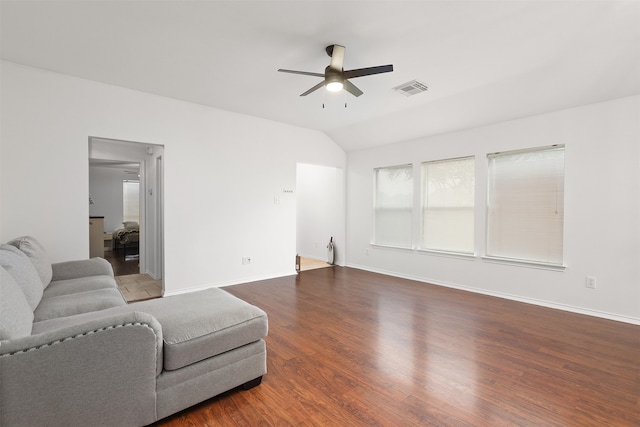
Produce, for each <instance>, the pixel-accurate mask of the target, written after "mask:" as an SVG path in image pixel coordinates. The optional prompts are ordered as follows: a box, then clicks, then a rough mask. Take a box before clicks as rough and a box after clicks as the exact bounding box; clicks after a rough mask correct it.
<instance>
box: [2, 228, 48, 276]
mask: <svg viewBox="0 0 640 427" xmlns="http://www.w3.org/2000/svg"><path fill="white" fill-rule="evenodd" d="M8 244H9V245H12V246H15V247H16V248H18V249H20V250H21V251H22V252H24V253H25V255H27V257H29V260H30V261H31V263H32V264H33V266H34V267H35V268H36V271H37V272H38V276H40V280H42V286H43V287H44V288H46V287H47V285H48V284H49V282H51V276H52V275H53V270H52V269H51V261H49V256H48V255H47V251H45V250H44V248H43V247H42V245H41V244H40V242H38V241H37V240H36V239H35V238H33V237H31V236H22V237H17V238H15V239H13V240H11V241H10V242H8Z"/></svg>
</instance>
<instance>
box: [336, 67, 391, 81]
mask: <svg viewBox="0 0 640 427" xmlns="http://www.w3.org/2000/svg"><path fill="white" fill-rule="evenodd" d="M391 71H393V65H391V64H389V65H379V66H377V67H367V68H358V69H357V70H348V71H345V72H344V73H342V76H343V77H344V78H345V79H354V78H356V77H363V76H370V75H372V74H381V73H390V72H391Z"/></svg>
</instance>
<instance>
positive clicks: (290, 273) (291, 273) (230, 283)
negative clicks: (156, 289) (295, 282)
mask: <svg viewBox="0 0 640 427" xmlns="http://www.w3.org/2000/svg"><path fill="white" fill-rule="evenodd" d="M295 274H296V271H295V268H292V269H291V271H285V272H281V273H276V274H272V275H265V276H256V277H245V278H241V279H239V280H231V281H227V282H218V283H208V284H206V285H201V286H196V287H192V288H182V289H174V290H172V291H169V292H166V291H165V293H164V295H163V296H164V297H169V296H171V295H180V294H187V293H189V292H197V291H202V290H205V289H210V288H222V287H225V286H233V285H242V284H244V283H251V282H258V281H260V280H269V279H277V278H278V277H285V276H294V275H295Z"/></svg>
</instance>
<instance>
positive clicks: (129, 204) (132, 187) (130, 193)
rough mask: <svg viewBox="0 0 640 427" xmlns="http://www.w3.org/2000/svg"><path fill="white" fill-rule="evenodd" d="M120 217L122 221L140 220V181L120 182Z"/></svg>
mask: <svg viewBox="0 0 640 427" xmlns="http://www.w3.org/2000/svg"><path fill="white" fill-rule="evenodd" d="M122 217H123V219H122V220H123V221H137V222H140V182H138V181H123V182H122Z"/></svg>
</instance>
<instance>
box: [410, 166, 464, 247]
mask: <svg viewBox="0 0 640 427" xmlns="http://www.w3.org/2000/svg"><path fill="white" fill-rule="evenodd" d="M422 180H423V185H422V191H423V197H422V243H421V248H422V249H430V250H437V251H445V252H461V253H473V252H474V248H473V230H474V227H473V223H474V184H475V179H474V158H473V157H466V158H460V159H449V160H442V161H434V162H426V163H423V164H422Z"/></svg>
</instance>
